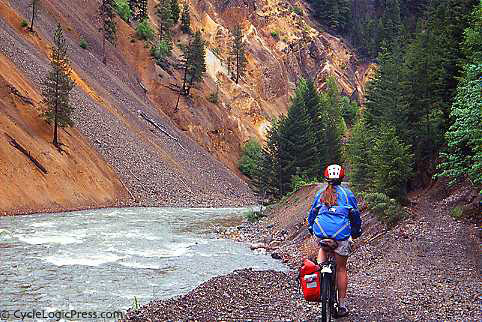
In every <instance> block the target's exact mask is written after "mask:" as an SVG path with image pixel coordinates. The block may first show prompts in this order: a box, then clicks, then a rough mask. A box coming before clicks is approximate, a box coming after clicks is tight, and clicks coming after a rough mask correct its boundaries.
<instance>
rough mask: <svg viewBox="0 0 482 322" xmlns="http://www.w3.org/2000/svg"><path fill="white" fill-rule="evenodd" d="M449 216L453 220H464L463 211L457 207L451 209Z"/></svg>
mask: <svg viewBox="0 0 482 322" xmlns="http://www.w3.org/2000/svg"><path fill="white" fill-rule="evenodd" d="M450 216H452V218H454V219H457V220H460V219H462V218H464V210H463V209H462V207H459V206H457V207H455V208H452V210H450Z"/></svg>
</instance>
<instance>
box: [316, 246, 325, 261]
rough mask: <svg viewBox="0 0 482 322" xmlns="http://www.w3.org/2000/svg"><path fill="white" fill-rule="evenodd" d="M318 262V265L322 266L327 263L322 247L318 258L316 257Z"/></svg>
mask: <svg viewBox="0 0 482 322" xmlns="http://www.w3.org/2000/svg"><path fill="white" fill-rule="evenodd" d="M318 246H319V245H318ZM316 261H317V262H318V264H321V263H323V262H325V261H326V253H325V251H324V250H323V248H321V247H320V250H319V251H318V256H317V257H316Z"/></svg>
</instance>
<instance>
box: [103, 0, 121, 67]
mask: <svg viewBox="0 0 482 322" xmlns="http://www.w3.org/2000/svg"><path fill="white" fill-rule="evenodd" d="M99 17H100V21H101V23H102V26H101V28H100V30H101V32H102V49H103V53H104V57H103V59H102V62H103V63H104V64H107V53H106V46H105V45H106V44H105V42H106V40H107V41H108V42H110V43H111V44H113V45H114V46H115V43H116V40H117V24H116V22H115V13H114V0H102V3H101V5H100V8H99Z"/></svg>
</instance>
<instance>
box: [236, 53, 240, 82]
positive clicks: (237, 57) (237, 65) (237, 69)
mask: <svg viewBox="0 0 482 322" xmlns="http://www.w3.org/2000/svg"><path fill="white" fill-rule="evenodd" d="M238 83H239V51H238V52H237V53H236V84H238Z"/></svg>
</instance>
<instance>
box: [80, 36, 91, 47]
mask: <svg viewBox="0 0 482 322" xmlns="http://www.w3.org/2000/svg"><path fill="white" fill-rule="evenodd" d="M79 46H80V48H82V49H87V48H88V47H89V45H88V44H87V41H85V39H84V38H80V43H79Z"/></svg>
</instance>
